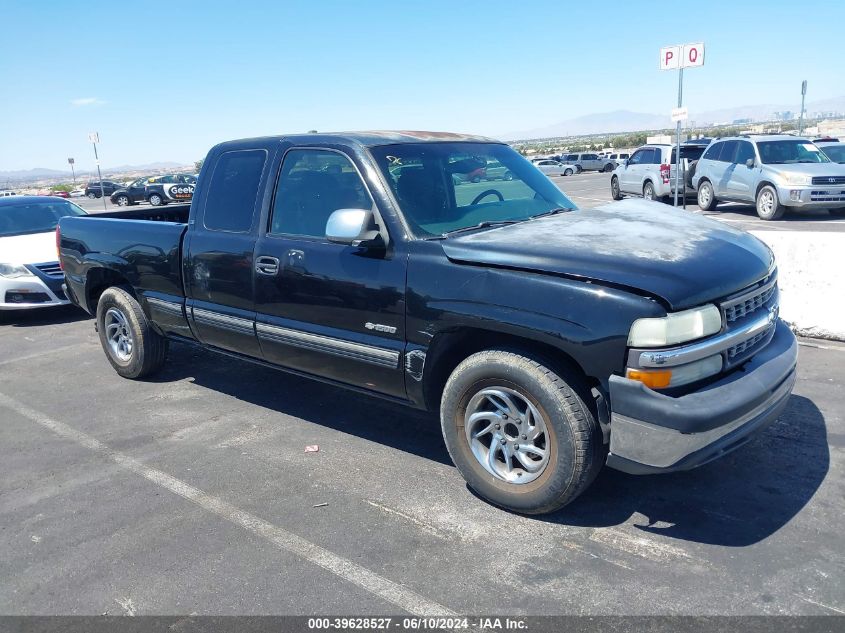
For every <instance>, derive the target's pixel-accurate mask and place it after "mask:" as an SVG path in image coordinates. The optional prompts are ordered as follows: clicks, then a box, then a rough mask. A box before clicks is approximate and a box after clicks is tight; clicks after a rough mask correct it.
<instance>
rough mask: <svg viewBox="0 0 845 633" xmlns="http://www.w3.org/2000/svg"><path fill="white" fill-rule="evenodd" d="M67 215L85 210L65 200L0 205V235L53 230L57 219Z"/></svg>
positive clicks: (79, 213)
mask: <svg viewBox="0 0 845 633" xmlns="http://www.w3.org/2000/svg"><path fill="white" fill-rule="evenodd" d="M67 215H85V211H83V210H82V209H81V208H79V207H78V206H76V205H75V204H73V203H72V202H67V201H66V200H56V201H55V202H53V201H50V202H26V201H23V200H22V201H21V202H18V203H17V204H3V205H0V237H8V236H10V235H26V234H28V233H47V232H48V231H55V230H56V225H57V224H58V223H59V219H60V218H63V217H65V216H67Z"/></svg>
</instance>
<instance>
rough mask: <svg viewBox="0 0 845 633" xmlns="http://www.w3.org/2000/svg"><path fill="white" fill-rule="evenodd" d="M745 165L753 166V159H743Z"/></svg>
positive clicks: (749, 167)
mask: <svg viewBox="0 0 845 633" xmlns="http://www.w3.org/2000/svg"><path fill="white" fill-rule="evenodd" d="M745 166H746V167H748V169H751V168H752V167H754V159H753V158H749V159H748V160H747V161H745Z"/></svg>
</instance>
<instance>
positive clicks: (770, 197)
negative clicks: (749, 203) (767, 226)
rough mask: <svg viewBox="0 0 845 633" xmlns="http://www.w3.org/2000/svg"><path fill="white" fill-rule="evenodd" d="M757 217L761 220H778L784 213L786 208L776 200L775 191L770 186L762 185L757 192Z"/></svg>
mask: <svg viewBox="0 0 845 633" xmlns="http://www.w3.org/2000/svg"><path fill="white" fill-rule="evenodd" d="M755 206H756V207H757V216H758V217H759V218H760V219H761V220H766V221H771V220H780V219H781V218H782V217H783V214H784V213H786V207H785V206H783V205H782V204H781V203H780V201H779V200H778V192H777V189H775V188H774V187H772V186H771V185H763V186H762V187H760V191H758V192H757V198H756V205H755Z"/></svg>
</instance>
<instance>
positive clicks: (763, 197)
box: [757, 189, 775, 216]
mask: <svg viewBox="0 0 845 633" xmlns="http://www.w3.org/2000/svg"><path fill="white" fill-rule="evenodd" d="M757 210H758V211H759V212H760V215H763V216H770V215H773V214H774V212H775V196H774V194H773V193H772V192H771V191H770V190H769V189H764V190H763V191H761V192H760V197H759V198H757Z"/></svg>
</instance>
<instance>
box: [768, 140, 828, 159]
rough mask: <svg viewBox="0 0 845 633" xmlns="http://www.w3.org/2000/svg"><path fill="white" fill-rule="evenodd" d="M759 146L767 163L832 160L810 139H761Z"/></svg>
mask: <svg viewBox="0 0 845 633" xmlns="http://www.w3.org/2000/svg"><path fill="white" fill-rule="evenodd" d="M757 148H758V149H759V150H760V160H761V161H763V163H765V164H766V165H784V164H787V163H829V162H830V160H829V159H828V157H827V156H825V155H824V154H823V153H822V152H821V150H820V149H819V148H818V147H816V146H815V145H813V144H812V143H811V142H810V141H801V140H795V141H760V142H758V143H757Z"/></svg>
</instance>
